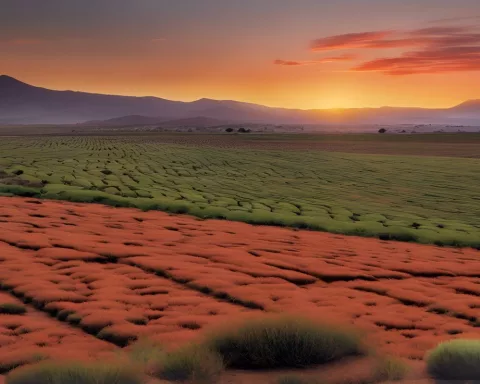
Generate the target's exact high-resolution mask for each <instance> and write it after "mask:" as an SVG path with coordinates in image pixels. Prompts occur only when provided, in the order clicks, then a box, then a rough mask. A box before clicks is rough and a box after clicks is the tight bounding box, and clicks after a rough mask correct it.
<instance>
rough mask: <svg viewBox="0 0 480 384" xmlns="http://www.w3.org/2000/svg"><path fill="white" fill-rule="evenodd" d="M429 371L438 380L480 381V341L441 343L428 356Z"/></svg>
mask: <svg viewBox="0 0 480 384" xmlns="http://www.w3.org/2000/svg"><path fill="white" fill-rule="evenodd" d="M427 369H428V372H429V374H430V375H431V376H432V377H434V378H435V379H438V380H480V340H452V341H447V342H444V343H440V344H439V345H438V346H437V347H436V348H435V349H433V350H432V351H431V352H430V353H429V354H428V356H427Z"/></svg>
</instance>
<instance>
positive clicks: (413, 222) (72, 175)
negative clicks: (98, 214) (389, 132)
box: [0, 135, 480, 248]
mask: <svg viewBox="0 0 480 384" xmlns="http://www.w3.org/2000/svg"><path fill="white" fill-rule="evenodd" d="M199 136H201V135H199ZM372 137H377V136H372ZM207 139H208V138H207ZM207 139H206V138H205V137H202V139H201V140H202V143H203V142H205V141H208V140H207ZM229 140H231V139H229ZM375 140H377V139H375ZM399 145H408V143H407V144H402V143H401V142H400V143H399ZM0 193H2V194H4V195H11V194H14V195H23V196H38V197H42V198H52V199H62V200H71V201H78V202H99V203H106V204H112V205H118V206H131V207H138V208H141V209H145V210H147V209H159V210H164V211H169V212H175V213H189V214H192V215H195V216H199V217H203V218H225V219H231V220H238V221H245V222H249V223H255V224H269V225H282V226H293V227H298V228H310V229H314V230H325V231H329V232H335V233H344V234H355V235H361V236H373V237H380V238H382V239H399V240H405V241H417V242H423V243H436V244H439V245H455V246H460V245H467V246H474V247H476V248H480V159H475V158H454V157H426V156H424V157H420V156H398V155H396V156H393V155H368V154H356V153H349V154H347V153H336V152H326V151H320V150H308V149H301V150H295V149H291V148H290V149H289V150H282V147H281V145H280V146H279V147H278V149H277V150H274V149H259V148H255V149H249V148H246V147H239V148H231V147H230V148H224V149H222V148H221V146H217V147H212V146H208V145H203V144H202V145H197V146H194V145H188V146H187V145H175V144H165V143H162V142H159V141H156V140H154V139H153V138H152V137H148V136H145V137H141V136H140V137H115V136H110V137H88V136H82V137H67V136H65V137H3V138H1V140H0ZM319 247H321V244H319Z"/></svg>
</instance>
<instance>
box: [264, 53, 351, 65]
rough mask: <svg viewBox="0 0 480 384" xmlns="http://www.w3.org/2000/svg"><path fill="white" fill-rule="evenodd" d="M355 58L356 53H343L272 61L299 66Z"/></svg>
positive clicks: (277, 63)
mask: <svg viewBox="0 0 480 384" xmlns="http://www.w3.org/2000/svg"><path fill="white" fill-rule="evenodd" d="M356 58H357V55H353V54H345V55H340V56H334V57H324V58H323V59H319V60H303V61H292V60H275V61H274V62H273V63H274V64H276V65H284V66H299V65H313V64H326V63H336V62H342V61H352V60H355V59H356Z"/></svg>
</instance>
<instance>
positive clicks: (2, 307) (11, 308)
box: [0, 303, 27, 315]
mask: <svg viewBox="0 0 480 384" xmlns="http://www.w3.org/2000/svg"><path fill="white" fill-rule="evenodd" d="M25 312H27V309H26V308H25V307H24V306H23V305H21V304H15V303H3V304H0V314H9V315H22V314H24V313H25Z"/></svg>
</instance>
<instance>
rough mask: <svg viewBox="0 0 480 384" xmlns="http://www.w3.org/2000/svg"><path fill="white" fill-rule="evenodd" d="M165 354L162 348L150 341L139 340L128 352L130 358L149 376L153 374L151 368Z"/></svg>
mask: <svg viewBox="0 0 480 384" xmlns="http://www.w3.org/2000/svg"><path fill="white" fill-rule="evenodd" d="M164 354H165V352H164V351H163V349H162V347H161V346H160V345H158V344H157V343H155V342H153V341H151V340H149V339H140V340H138V341H137V342H135V343H133V344H132V345H131V346H130V348H129V350H128V358H129V359H130V360H131V361H132V362H134V363H135V364H138V365H139V366H140V367H141V368H142V370H143V371H145V372H146V373H149V374H150V373H152V371H151V366H152V365H153V364H154V362H156V361H158V359H159V358H160V357H162V356H164Z"/></svg>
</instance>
